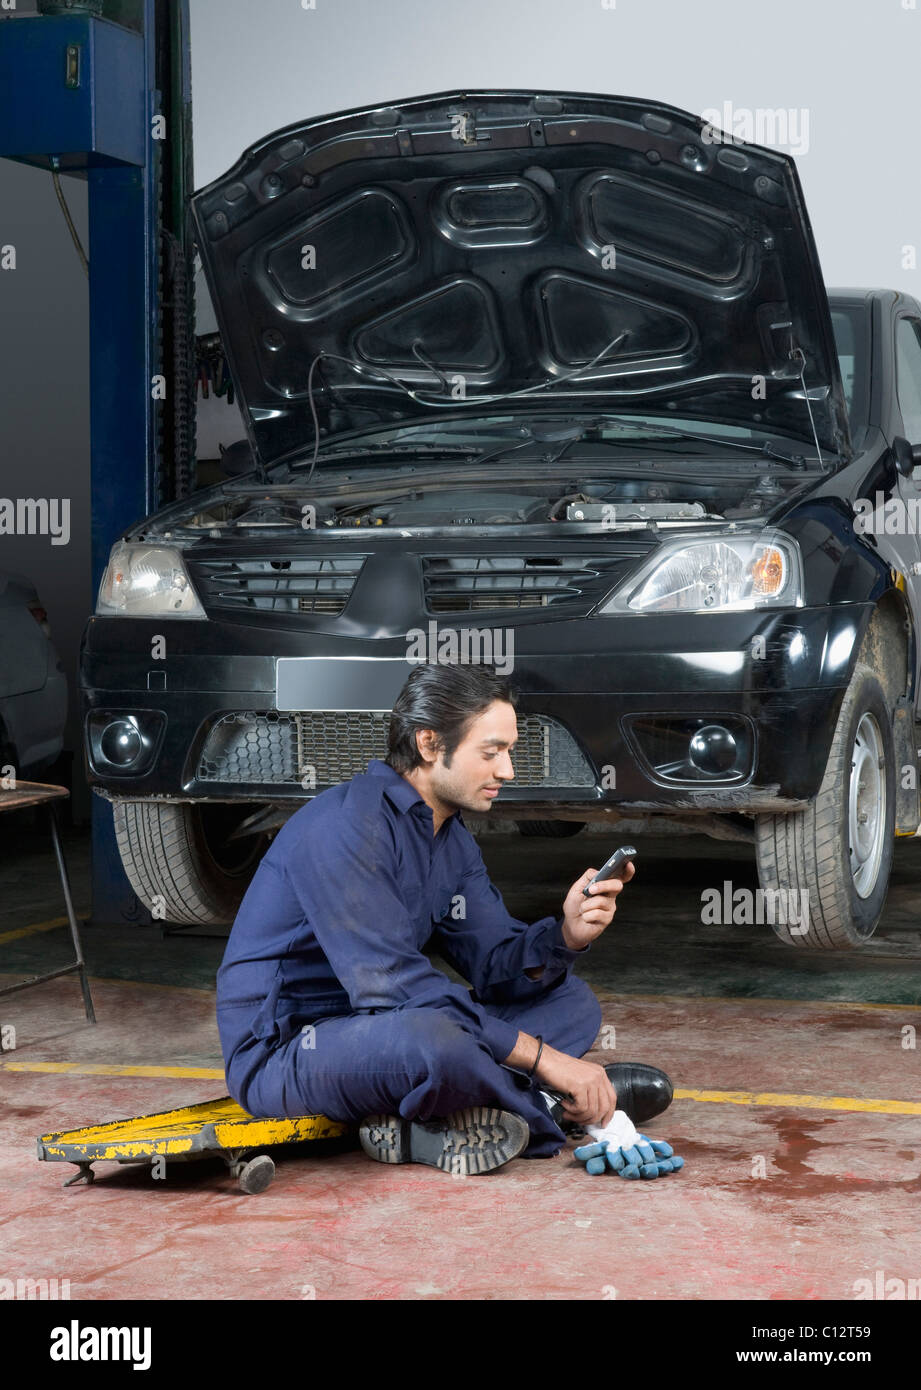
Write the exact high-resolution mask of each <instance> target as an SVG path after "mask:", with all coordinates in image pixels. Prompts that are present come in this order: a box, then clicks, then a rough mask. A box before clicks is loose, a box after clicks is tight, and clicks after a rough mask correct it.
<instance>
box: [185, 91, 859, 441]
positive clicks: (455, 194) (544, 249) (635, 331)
mask: <svg viewBox="0 0 921 1390" xmlns="http://www.w3.org/2000/svg"><path fill="white" fill-rule="evenodd" d="M718 136H719V133H718V132H714V131H713V129H712V127H708V126H707V125H706V124H705V123H704V122H703V121H702V120H701V118H700V117H697V116H692V115H690V114H688V113H686V112H683V111H679V110H677V109H676V108H674V107H671V106H664V105H661V104H660V103H657V102H646V101H638V100H634V99H632V98H624V97H605V96H588V95H579V94H572V93H561V94H555V93H536V94H535V93H533V92H531V93H525V92H467V93H443V94H441V95H437V96H428V97H418V98H414V99H412V100H410V101H405V102H401V103H399V104H398V105H394V106H387V107H371V108H367V109H362V110H355V111H346V112H342V113H339V114H336V115H332V116H324V117H321V118H319V119H317V120H312V121H305V122H303V123H301V124H297V125H290V126H286V127H285V128H284V129H283V130H280V131H277V132H276V133H275V134H273V135H269V136H267V137H266V138H265V139H264V140H262V141H260V142H259V143H258V144H256V145H253V146H252V147H251V148H250V149H248V150H246V151H245V153H244V154H243V155H242V156H241V158H240V160H239V161H238V162H237V164H235V165H234V167H233V168H232V169H231V170H230V171H229V172H228V173H227V174H225V175H224V176H223V177H222V178H219V179H216V180H215V181H214V182H213V183H211V184H209V185H208V186H207V187H206V188H203V189H201V190H200V191H199V192H197V193H196V194H195V195H194V196H193V198H192V208H193V213H194V218H195V223H196V227H197V237H198V245H199V249H200V251H201V255H202V260H203V263H204V267H205V272H206V275H207V279H208V283H209V286H210V289H211V294H212V298H213V300H214V305H215V310H216V313H217V317H218V322H219V326H220V330H221V336H222V339H223V343H224V348H225V352H226V354H227V358H228V363H229V366H230V370H231V373H232V375H233V379H234V382H235V384H236V387H237V389H238V392H239V396H240V401H241V406H242V409H243V411H244V415H245V417H246V420H247V429H248V432H249V436H250V442H251V444H252V446H253V448H254V450H255V451H256V453H257V455H258V456H259V458H260V459H261V460H262V462H263V463H265V464H272V463H278V462H281V461H283V460H293V459H294V458H296V457H298V456H303V454H304V453H305V451H306V450H307V449H308V448H309V447H311V446H312V445H313V442H314V424H313V418H312V413H311V408H310V406H311V402H310V396H309V394H308V375H309V372H310V367H311V364H312V363H315V369H314V376H313V404H314V407H315V409H316V412H317V418H318V421H319V424H320V428H321V431H322V432H323V434H324V435H329V434H338V433H341V432H343V431H346V430H350V429H356V428H360V427H363V426H367V425H373V424H375V423H377V422H387V423H390V422H393V421H394V420H406V421H412V420H414V419H419V418H422V417H424V416H431V415H432V414H433V413H435V412H437V411H438V410H439V409H441V410H445V409H447V408H450V409H451V410H452V411H453V412H455V413H457V412H458V411H459V410H462V411H467V410H469V411H471V412H472V413H475V414H483V413H489V414H495V413H496V408H497V406H499V409H500V411H501V410H508V409H511V408H513V407H514V406H516V405H517V406H518V407H521V406H525V405H526V406H528V407H529V408H531V407H538V408H546V407H548V406H549V407H551V408H554V409H555V410H557V411H559V409H560V406H561V404H562V405H563V407H564V408H568V409H583V408H585V409H588V410H593V411H604V410H609V411H611V412H621V411H642V412H645V413H649V414H652V413H654V414H657V415H662V414H666V413H667V412H674V414H675V415H676V416H678V417H682V416H684V417H688V416H693V417H695V418H699V419H704V420H709V421H714V422H722V423H728V424H736V425H747V426H751V427H753V428H755V429H764V430H765V431H767V432H775V431H776V432H779V433H786V434H790V435H794V436H796V437H797V438H799V439H802V440H804V441H809V440H811V439H812V437H813V434H812V430H813V426H812V423H811V422H810V412H809V407H810V406H811V411H812V417H813V420H814V424H815V432H816V435H817V436H818V439H819V442H820V444H821V446H822V447H823V448H824V449H828V450H831V451H833V452H835V453H839V454H841V455H843V456H845V457H847V456H849V454H850V452H851V450H850V439H849V434H848V423H847V411H846V405H845V398H844V392H843V389H842V384H841V378H840V372H839V367H838V358H837V353H836V350H835V344H834V338H833V334H832V327H831V319H830V315H829V309H828V301H827V298H826V294H825V288H824V284H823V281H822V275H821V271H820V268H819V262H818V255H817V252H816V248H815V243H814V240H813V236H812V230H811V228H810V225H809V220H808V217H807V214H806V209H805V205H804V202H803V196H802V190H801V187H800V182H799V177H798V175H797V172H796V167H795V165H794V163H793V160H792V159H791V158H790V157H789V156H787V155H784V154H780V153H778V152H776V151H773V150H769V149H765V148H762V147H760V146H757V145H749V144H742V143H738V142H735V141H733V140H730V139H729V137H728V136H727V137H723V139H722V140H721V139H719V138H718ZM612 344H615V346H611V345H612ZM321 353H322V354H331V355H330V356H324V357H323V358H322V359H320V360H319V361H317V360H316V359H317V358H318V355H319V354H321ZM337 358H338V359H341V358H348V359H349V362H343V361H342V360H337ZM349 363H352V364H360V365H361V368H362V369H361V370H356V367H355V366H354V365H350V364H349ZM379 372H382V373H386V375H379V374H378V373H379ZM548 382H552V383H553V384H551V385H549V386H546V388H545V387H544V385H542V384H545V383H548ZM804 382H805V388H806V390H807V391H808V402H807V399H806V396H805V393H804V385H803V383H804ZM532 387H539V389H538V390H536V391H535V390H530V391H528V390H527V388H532ZM405 388H409V389H411V390H412V391H413V392H414V393H415V394H414V396H410V395H409V394H408V391H407V390H406V389H405ZM520 391H527V394H525V395H523V396H521V397H520V398H518V400H517V401H516V400H515V399H512V400H510V401H508V402H507V404H506V402H505V401H504V400H503V401H502V402H498V401H497V400H496V397H499V396H504V395H505V394H506V393H509V392H520Z"/></svg>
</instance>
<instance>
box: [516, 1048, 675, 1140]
mask: <svg viewBox="0 0 921 1390" xmlns="http://www.w3.org/2000/svg"><path fill="white" fill-rule="evenodd" d="M605 1071H606V1072H607V1076H608V1080H609V1081H610V1083H611V1085H612V1086H613V1087H614V1090H615V1091H616V1092H617V1108H618V1110H623V1111H624V1113H625V1114H626V1115H627V1117H628V1118H629V1119H631V1120H632V1121H633V1123H634V1124H635V1125H641V1124H645V1123H646V1121H647V1120H651V1119H654V1117H655V1116H656V1115H661V1114H662V1111H663V1110H667V1109H668V1107H669V1106H670V1105H671V1103H672V1083H671V1081H670V1080H669V1078H668V1077H667V1076H666V1075H665V1072H664V1071H660V1070H659V1068H658V1067H650V1066H647V1065H646V1063H645V1062H609V1063H608V1065H607V1066H606V1067H605ZM541 1095H542V1096H543V1097H544V1099H545V1100H546V1102H547V1109H548V1110H549V1111H550V1116H551V1119H553V1120H555V1121H556V1123H557V1124H558V1125H559V1127H560V1129H561V1130H562V1131H563V1133H564V1134H584V1133H585V1130H584V1128H583V1126H582V1125H580V1124H576V1123H575V1122H574V1121H572V1120H567V1119H565V1118H564V1115H563V1107H562V1105H561V1104H560V1098H559V1092H558V1091H542V1092H541Z"/></svg>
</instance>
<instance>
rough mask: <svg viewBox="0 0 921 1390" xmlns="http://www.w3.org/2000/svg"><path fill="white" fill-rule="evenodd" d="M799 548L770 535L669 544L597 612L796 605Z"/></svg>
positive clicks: (799, 578) (715, 610) (799, 583)
mask: <svg viewBox="0 0 921 1390" xmlns="http://www.w3.org/2000/svg"><path fill="white" fill-rule="evenodd" d="M802 603H803V595H802V564H801V561H800V553H799V546H798V545H797V544H796V542H795V541H794V540H791V539H790V537H789V536H782V535H780V534H779V533H778V532H776V531H770V530H767V531H758V532H757V533H753V534H740V535H722V536H720V537H718V538H717V537H713V538H711V539H709V540H701V541H692V542H690V543H688V541H686V540H684V541H671V542H667V543H666V545H665V546H664V547H663V548H662V550H659V551H657V552H656V554H655V556H654V557H653V559H652V560H651V561H649V563H648V564H647V565H645V566H644V568H643V569H642V570H640V572H639V574H638V575H633V576H631V578H630V580H629V581H628V583H627V584H626V585H624V587H623V588H622V589H621V590H620V591H619V592H618V593H616V594H613V595H612V596H611V597H610V598H609V599H608V600H607V601H606V602H605V603H604V604H603V605H602V606H601V608H600V609H599V612H601V613H725V612H727V611H732V610H733V609H745V608H770V607H776V606H783V607H785V608H786V607H796V608H799V607H802Z"/></svg>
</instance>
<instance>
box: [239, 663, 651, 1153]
mask: <svg viewBox="0 0 921 1390" xmlns="http://www.w3.org/2000/svg"><path fill="white" fill-rule="evenodd" d="M517 737H518V730H517V721H516V715H515V696H514V693H513V692H512V690H511V688H510V686H509V684H508V682H507V680H506V679H505V678H504V677H502V676H500V675H498V674H497V673H496V671H495V669H494V668H491V667H488V666H482V665H470V666H448V665H428V666H419V667H417V668H416V669H415V670H414V671H413V672H412V673H411V675H410V676H409V678H408V679H407V681H406V684H405V685H404V687H403V689H402V691H401V692H400V695H399V696H398V698H397V701H396V704H395V705H394V707H393V712H392V716H391V720H390V728H389V739H388V756H387V760H386V761H380V760H378V759H372V761H371V762H370V764H369V766H368V770H367V772H365V773H361V774H359V775H358V776H355V777H353V778H352V779H351V780H350V781H348V782H343V783H342V784H340V785H339V786H336V787H331V788H329V790H327V791H325V792H322V793H321V794H320V795H318V796H316V797H315V798H314V799H313V800H312V801H310V802H308V803H307V805H305V806H303V807H302V808H301V809H300V810H299V811H297V812H296V813H295V814H294V815H293V816H292V817H291V818H290V819H289V820H288V821H287V822H286V824H285V825H284V827H283V828H282V830H281V831H280V832H279V833H278V835H277V836H276V838H275V840H274V841H273V843H272V845H271V847H270V848H269V850H268V852H267V853H266V855H265V857H264V858H263V860H262V862H261V863H260V865H259V868H258V870H257V872H256V874H255V877H254V878H253V881H252V883H251V884H250V886H249V888H248V890H247V892H246V895H245V897H244V899H243V902H242V904H241V906H240V910H239V912H238V914H237V918H236V921H235V922H234V926H233V930H232V932H231V935H230V940H229V942H228V945H227V950H226V953H225V956H224V960H223V964H222V965H221V969H220V971H219V974H218V986H217V1011H218V1025H219V1028H220V1035H221V1044H222V1048H223V1052H224V1061H225V1064H226V1073H227V1084H228V1088H229V1090H230V1093H231V1095H232V1096H233V1097H234V1098H235V1099H236V1100H237V1101H238V1102H239V1103H240V1105H241V1106H243V1108H244V1109H245V1110H247V1111H248V1112H249V1113H250V1114H251V1115H256V1116H272V1115H275V1116H280V1115H305V1114H323V1115H327V1116H329V1117H330V1118H331V1119H335V1120H345V1121H353V1122H358V1123H359V1125H360V1129H359V1137H360V1140H361V1144H362V1147H363V1148H364V1150H365V1152H366V1153H367V1154H369V1156H370V1157H372V1158H376V1159H379V1160H381V1161H384V1162H392V1163H400V1162H408V1161H416V1162H422V1163H430V1164H432V1165H434V1166H437V1167H440V1168H443V1169H445V1170H446V1171H449V1172H454V1173H478V1172H486V1171H489V1170H491V1169H493V1168H496V1167H498V1166H499V1165H500V1164H502V1163H506V1162H507V1161H508V1160H509V1159H510V1158H514V1157H516V1156H518V1155H519V1154H521V1155H522V1156H523V1157H524V1158H543V1157H549V1156H552V1155H553V1154H556V1153H558V1152H559V1150H560V1149H561V1147H562V1146H563V1144H564V1142H565V1136H564V1133H563V1129H562V1128H561V1125H562V1124H566V1123H568V1124H570V1125H579V1124H583V1125H584V1124H591V1125H606V1124H608V1123H609V1122H610V1121H611V1118H612V1116H613V1114H614V1111H615V1109H616V1108H620V1109H622V1110H624V1111H626V1112H627V1114H629V1115H630V1117H631V1119H635V1120H636V1121H638V1122H642V1121H643V1120H646V1119H649V1118H650V1117H651V1116H653V1115H655V1114H658V1113H660V1112H661V1111H662V1110H664V1109H665V1107H666V1106H667V1105H668V1104H669V1102H670V1100H671V1095H672V1088H671V1084H670V1082H669V1080H668V1078H667V1077H666V1076H665V1074H664V1073H663V1072H661V1071H659V1070H658V1069H657V1068H654V1067H644V1066H641V1065H639V1064H633V1063H618V1064H614V1065H612V1066H608V1067H602V1066H599V1065H597V1064H596V1063H594V1062H587V1061H584V1060H582V1057H583V1054H584V1053H585V1052H587V1051H588V1050H589V1049H590V1048H591V1046H592V1044H593V1043H594V1040H595V1037H596V1034H597V1032H598V1028H599V1025H600V1021H601V1009H600V1007H599V1004H598V1001H597V999H596V998H595V995H594V993H593V992H592V990H591V989H590V988H589V986H588V985H587V984H586V983H585V982H584V981H583V980H581V979H579V978H578V976H577V975H575V974H573V971H572V965H573V962H574V961H575V960H576V959H577V958H578V957H579V956H580V955H584V954H585V953H586V952H587V951H588V950H589V949H590V945H591V942H592V941H593V940H595V938H596V937H598V936H600V934H601V933H602V932H603V931H604V930H605V928H606V927H607V926H608V925H609V924H610V922H611V919H612V917H613V916H614V911H615V907H616V899H617V895H618V893H619V892H620V891H621V889H622V887H623V884H624V882H626V881H628V880H629V878H630V877H631V876H632V874H633V865H632V864H629V865H628V866H627V867H626V869H625V870H624V873H623V877H622V878H613V879H611V880H609V881H608V882H605V883H599V884H597V885H595V886H594V887H593V889H592V896H591V897H588V898H586V897H585V896H584V895H583V893H582V889H583V887H584V886H585V885H586V884H587V883H588V881H589V879H591V878H592V876H593V875H594V873H595V872H596V870H595V869H593V868H590V869H586V871H585V873H584V874H582V875H581V876H580V877H579V878H578V879H577V880H576V882H575V883H574V884H573V885H572V887H571V888H570V889H569V892H568V893H567V895H566V898H565V900H564V902H563V908H562V913H561V914H560V915H559V916H550V917H544V918H542V919H541V920H540V921H538V922H534V923H533V924H531V925H530V926H529V925H527V924H526V923H524V922H521V921H518V920H517V919H516V918H514V917H512V916H511V915H510V914H509V912H508V911H507V910H506V908H505V905H504V904H503V902H502V898H501V896H500V894H499V892H498V891H497V889H496V888H495V887H494V886H493V884H492V883H491V882H490V880H489V876H488V874H487V872H486V867H485V865H484V863H483V859H482V856H481V855H480V851H479V848H478V847H477V844H476V841H475V840H474V838H473V836H472V835H471V834H470V831H469V830H468V829H467V827H466V826H465V824H464V822H463V818H462V812H463V811H471V812H485V811H488V810H489V808H490V807H491V805H492V802H493V800H494V798H495V796H496V795H497V793H498V791H499V790H500V788H501V786H502V784H503V783H505V782H507V781H509V780H510V779H511V778H512V777H513V776H514V771H513V766H512V757H513V753H514V747H515V742H516V739H517ZM430 938H431V941H432V944H433V946H435V947H436V948H437V950H438V951H439V953H440V954H441V955H442V956H443V957H444V958H445V959H447V960H449V961H450V962H451V964H452V965H453V966H455V967H456V969H457V970H458V971H459V972H460V973H461V974H462V975H463V976H464V978H465V979H467V980H469V981H470V984H471V985H472V987H473V988H472V990H468V989H465V988H464V987H463V986H462V985H460V984H455V983H452V982H451V981H450V980H449V979H448V978H447V976H446V975H444V974H443V973H442V972H441V971H440V970H438V969H436V968H435V966H433V965H432V964H431V962H430V961H429V960H428V958H427V957H426V956H425V955H424V954H423V948H424V947H425V945H426V943H427V942H429V940H430ZM548 1092H550V1093H556V1095H557V1097H558V1098H559V1097H563V1098H564V1099H562V1101H560V1100H559V1099H557V1100H556V1101H554V1100H553V1098H552V1096H551V1095H548V1094H545V1093H548Z"/></svg>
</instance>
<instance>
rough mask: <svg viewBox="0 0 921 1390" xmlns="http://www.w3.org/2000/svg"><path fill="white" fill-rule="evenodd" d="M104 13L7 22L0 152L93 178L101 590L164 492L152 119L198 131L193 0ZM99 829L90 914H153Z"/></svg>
mask: <svg viewBox="0 0 921 1390" xmlns="http://www.w3.org/2000/svg"><path fill="white" fill-rule="evenodd" d="M108 12H111V13H115V14H118V15H119V17H120V18H121V17H122V16H128V17H129V20H132V21H133V25H132V24H131V23H130V22H129V24H124V23H120V22H119V23H116V22H112V20H110V19H108V18H96V17H94V16H92V15H90V14H68V15H50V14H45V15H38V16H15V15H11V16H10V17H7V18H4V19H3V20H2V22H0V156H3V157H6V158H9V159H15V160H19V161H21V162H23V163H26V164H31V165H34V166H35V167H37V168H41V169H48V170H51V169H53V168H57V169H58V170H59V171H60V172H61V173H67V174H71V175H77V176H78V177H83V178H86V179H87V182H88V185H89V188H88V197H89V263H90V272H89V274H90V284H89V304H90V308H89V353H90V393H91V401H90V430H91V441H90V449H91V469H92V478H91V499H92V585H93V588H92V592H93V594H94V596H95V594H96V592H97V590H98V586H99V582H100V579H101V577H102V572H103V570H104V568H105V565H106V562H107V560H108V555H109V549H110V547H111V545H112V543H113V541H114V540H115V539H116V538H117V537H118V535H119V534H120V533H121V532H122V531H123V530H124V529H125V527H126V526H128V525H130V524H131V523H132V522H134V521H136V520H138V519H140V518H141V517H143V516H146V515H147V514H148V513H149V512H151V511H153V510H154V509H155V508H156V507H157V506H158V505H161V504H162V503H163V502H165V501H166V500H169V498H168V496H167V495H165V493H166V492H167V491H168V489H165V488H164V485H163V477H164V472H163V468H162V447H161V446H162V421H161V420H160V419H159V418H158V415H157V411H158V410H159V409H161V408H162V402H159V401H155V400H154V399H153V396H152V378H153V376H154V375H155V374H158V373H160V372H161V371H165V370H166V369H165V368H164V367H163V366H162V363H161V360H160V359H161V343H162V328H163V321H162V311H161V303H160V295H159V292H158V291H159V288H160V285H161V264H160V262H161V221H162V212H163V203H162V200H163V198H164V190H163V188H162V163H163V148H162V147H163V144H164V142H163V141H161V140H158V139H157V138H155V136H154V130H153V124H152V123H153V120H154V117H156V116H158V115H161V114H164V104H165V105H166V107H167V108H168V116H167V139H170V138H175V139H176V141H177V142H180V143H181V142H182V141H187V140H188V139H189V137H190V127H191V120H190V100H191V97H190V74H189V65H188V60H187V59H188V54H187V37H188V0H166V3H165V4H163V3H159V0H113V3H112V4H111V6H109V7H108ZM158 26H159V28H158ZM165 26H167V27H168V28H169V30H170V31H171V33H172V34H173V36H174V38H175V35H176V33H177V32H178V33H179V34H180V35H181V36H182V39H183V41H184V42H185V47H186V53H185V55H184V56H182V57H181V59H180V61H179V62H178V63H174V64H173V68H172V69H171V70H172V71H173V72H174V74H175V75H176V77H177V78H178V89H177V88H176V87H175V86H174V90H173V91H171V92H160V91H159V90H158V88H157V52H158V49H157V45H158V42H159V44H160V46H161V49H160V51H161V53H162V45H163V42H164V27H165ZM170 122H173V123H174V125H175V129H174V130H172V131H171V130H170V128H169V123H170ZM36 370H38V363H36ZM167 379H168V380H169V374H168V372H167ZM92 836H93V912H92V917H93V920H94V921H108V922H112V921H135V922H138V921H149V920H150V916H149V913H148V911H147V909H146V907H144V906H143V905H142V904H140V903H139V902H138V899H137V898H136V897H135V895H134V893H133V891H132V889H131V887H130V885H129V883H128V880H127V878H126V877H125V874H124V871H123V869H122V866H121V860H120V859H119V855H118V850H117V847H116V843H115V835H114V830H113V827H112V808H111V806H110V804H109V803H107V802H105V801H103V800H102V799H101V798H100V797H98V796H95V795H94V796H93V798H92Z"/></svg>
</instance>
